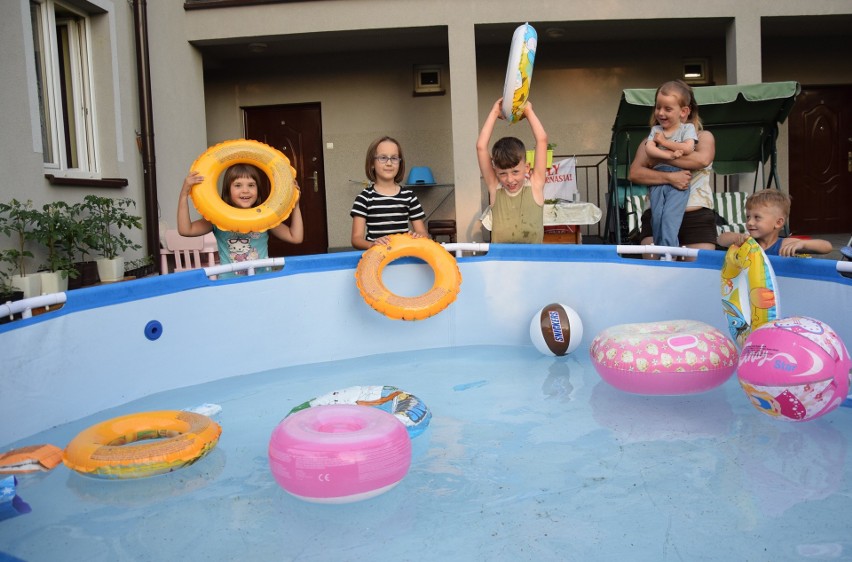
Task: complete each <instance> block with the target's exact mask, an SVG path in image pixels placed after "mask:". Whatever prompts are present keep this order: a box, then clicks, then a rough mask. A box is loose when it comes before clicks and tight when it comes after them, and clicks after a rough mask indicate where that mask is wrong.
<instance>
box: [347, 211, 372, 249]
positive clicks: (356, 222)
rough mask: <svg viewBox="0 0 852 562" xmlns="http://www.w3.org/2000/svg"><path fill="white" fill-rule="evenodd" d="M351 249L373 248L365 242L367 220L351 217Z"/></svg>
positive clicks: (369, 243)
mask: <svg viewBox="0 0 852 562" xmlns="http://www.w3.org/2000/svg"><path fill="white" fill-rule="evenodd" d="M350 243H351V244H352V247H353V248H355V249H356V250H367V249H369V248H370V247H372V246H373V244H374V243H373V242H370V241H369V240H367V219H365V218H364V217H361V216H358V215H355V216H354V217H352V237H351V240H350Z"/></svg>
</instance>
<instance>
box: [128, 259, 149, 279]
mask: <svg viewBox="0 0 852 562" xmlns="http://www.w3.org/2000/svg"><path fill="white" fill-rule="evenodd" d="M153 272H154V258H152V257H151V256H142V257H141V258H137V259H135V260H130V261H128V262H127V263H125V264H124V273H125V274H126V275H134V276H136V277H145V276H147V275H150V274H151V273H153Z"/></svg>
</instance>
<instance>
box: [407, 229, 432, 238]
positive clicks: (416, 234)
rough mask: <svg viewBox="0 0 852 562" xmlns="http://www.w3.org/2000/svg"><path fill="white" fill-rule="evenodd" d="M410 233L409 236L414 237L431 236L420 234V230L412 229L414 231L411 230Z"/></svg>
mask: <svg viewBox="0 0 852 562" xmlns="http://www.w3.org/2000/svg"><path fill="white" fill-rule="evenodd" d="M408 234H409V236H411V237H412V238H429V236H423V235H422V234H420V233H419V232H414V231H413V230H412V231H409V233H408Z"/></svg>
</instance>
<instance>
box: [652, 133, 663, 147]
mask: <svg viewBox="0 0 852 562" xmlns="http://www.w3.org/2000/svg"><path fill="white" fill-rule="evenodd" d="M664 140H666V135H664V134H663V133H661V132H660V131H657V132H656V133H655V134H654V144H656V145H657V146H660V143H661V142H663V141H664Z"/></svg>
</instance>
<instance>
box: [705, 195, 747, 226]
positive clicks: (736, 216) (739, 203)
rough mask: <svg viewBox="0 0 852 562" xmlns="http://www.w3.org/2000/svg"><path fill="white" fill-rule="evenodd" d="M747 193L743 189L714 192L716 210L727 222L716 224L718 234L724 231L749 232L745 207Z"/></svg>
mask: <svg viewBox="0 0 852 562" xmlns="http://www.w3.org/2000/svg"><path fill="white" fill-rule="evenodd" d="M747 195H748V194H746V193H743V192H742V191H728V192H725V193H714V194H713V205H714V206H715V207H716V212H717V213H719V216H720V217H722V218H723V219H725V222H726V223H727V224H722V225H718V226H716V232H717V234H722V233H723V232H740V233H745V232H748V230H747V229H746V209H745V202H746V197H747Z"/></svg>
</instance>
